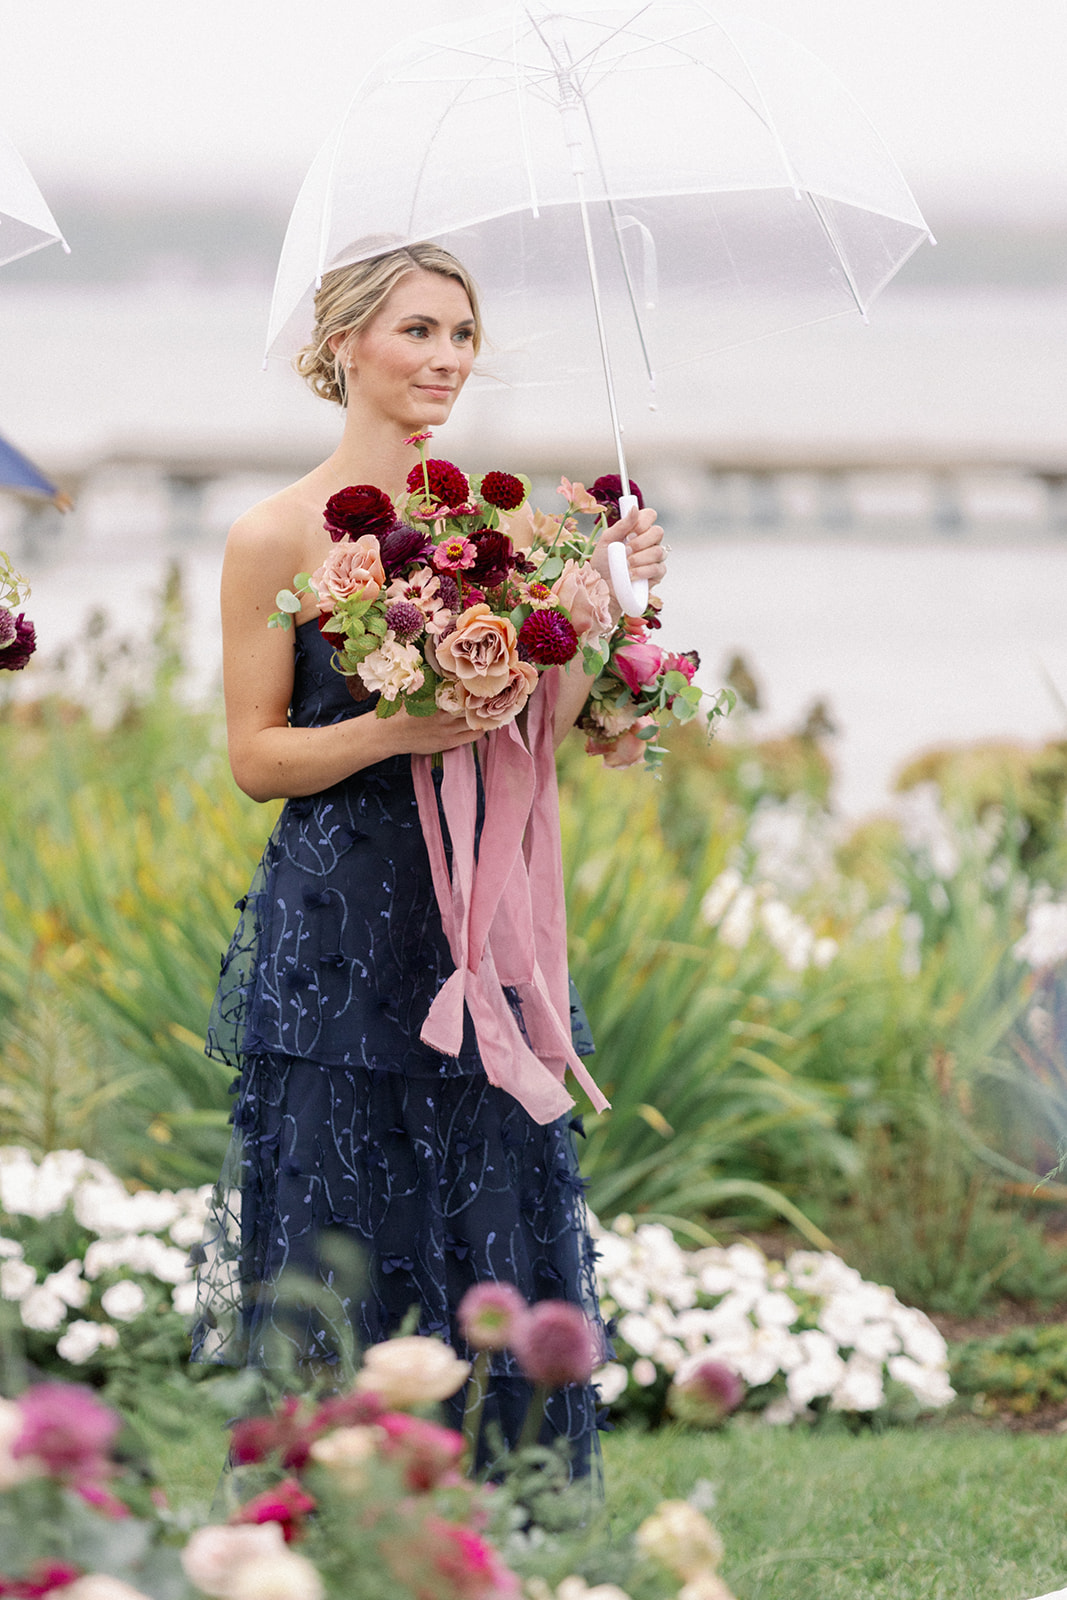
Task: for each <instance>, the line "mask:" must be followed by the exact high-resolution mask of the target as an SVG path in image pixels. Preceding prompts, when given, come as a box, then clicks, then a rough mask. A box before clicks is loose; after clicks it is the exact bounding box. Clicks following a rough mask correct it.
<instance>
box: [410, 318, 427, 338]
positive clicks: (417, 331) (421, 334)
mask: <svg viewBox="0 0 1067 1600" xmlns="http://www.w3.org/2000/svg"><path fill="white" fill-rule="evenodd" d="M404 332H405V333H410V334H411V335H412V337H413V338H416V339H425V338H428V337H429V333H430V330H429V328H428V327H427V326H426V324H425V323H424V322H416V323H415V324H414V325H413V326H412V327H410V328H405V329H404Z"/></svg>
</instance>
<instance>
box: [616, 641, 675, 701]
mask: <svg viewBox="0 0 1067 1600" xmlns="http://www.w3.org/2000/svg"><path fill="white" fill-rule="evenodd" d="M612 665H613V666H614V668H615V671H616V672H617V673H618V674H619V677H620V678H621V679H622V681H623V682H624V683H625V684H626V686H627V688H628V689H629V690H630V691H631V693H633V694H640V693H641V690H642V689H644V688H647V687H650V686H651V685H652V684H654V683H655V681H656V679H657V678H658V677H659V674H660V673H661V671H662V670H663V651H662V650H659V649H657V647H656V646H655V645H654V644H644V643H641V642H639V641H638V640H636V639H635V640H634V642H633V643H632V644H624V645H623V646H622V647H621V648H620V649H618V650H616V652H615V654H614V656H613V657H612Z"/></svg>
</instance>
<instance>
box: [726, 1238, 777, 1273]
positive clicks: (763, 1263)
mask: <svg viewBox="0 0 1067 1600" xmlns="http://www.w3.org/2000/svg"><path fill="white" fill-rule="evenodd" d="M726 1259H727V1260H728V1261H729V1263H730V1268H731V1270H732V1271H733V1272H734V1274H735V1275H736V1276H737V1277H738V1278H747V1279H749V1280H750V1281H753V1280H758V1281H759V1282H760V1283H763V1282H765V1281H766V1278H767V1258H766V1256H763V1255H761V1254H760V1252H759V1251H758V1250H756V1249H754V1247H753V1246H752V1245H750V1244H732V1245H731V1246H730V1248H729V1249H728V1250H727V1252H726Z"/></svg>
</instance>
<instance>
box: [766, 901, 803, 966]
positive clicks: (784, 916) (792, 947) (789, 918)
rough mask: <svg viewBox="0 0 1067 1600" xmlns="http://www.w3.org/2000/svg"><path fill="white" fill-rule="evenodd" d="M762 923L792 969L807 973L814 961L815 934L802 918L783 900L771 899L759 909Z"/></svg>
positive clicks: (775, 946) (769, 937)
mask: <svg viewBox="0 0 1067 1600" xmlns="http://www.w3.org/2000/svg"><path fill="white" fill-rule="evenodd" d="M760 923H761V925H762V927H763V931H764V933H765V934H766V935H767V937H768V939H769V940H770V941H771V943H772V944H773V946H774V948H775V949H776V950H777V951H778V953H779V955H781V956H783V957H784V958H785V964H786V966H787V967H788V968H789V970H790V972H804V971H805V970H806V969H807V967H808V965H809V963H810V961H811V952H812V949H813V947H814V944H815V935H814V934H813V933H812V931H811V929H810V928H809V927H808V925H807V923H806V922H805V921H804V919H803V917H798V916H797V914H796V912H794V911H791V910H790V909H789V907H788V906H787V905H786V904H785V902H784V901H783V900H768V901H767V902H766V904H765V905H763V906H761V908H760Z"/></svg>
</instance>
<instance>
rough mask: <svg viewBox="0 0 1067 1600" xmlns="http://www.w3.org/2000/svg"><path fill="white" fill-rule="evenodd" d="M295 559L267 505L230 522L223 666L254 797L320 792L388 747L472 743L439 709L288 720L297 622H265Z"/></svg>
mask: <svg viewBox="0 0 1067 1600" xmlns="http://www.w3.org/2000/svg"><path fill="white" fill-rule="evenodd" d="M301 559H302V553H301V551H300V550H299V547H298V546H297V544H296V542H295V541H294V540H293V538H292V537H291V536H287V535H286V534H285V532H284V531H283V530H282V529H281V528H280V527H279V520H278V513H277V510H276V509H275V508H273V507H270V506H262V507H260V506H257V507H256V508H255V509H254V510H252V511H250V512H248V513H247V514H246V515H245V516H244V517H241V518H240V519H239V520H238V521H237V522H236V523H235V524H234V526H233V528H232V529H231V530H230V537H229V539H228V540H227V543H226V556H225V559H224V561H223V567H222V665H223V681H224V687H225V694H226V734H227V742H228V746H229V756H230V768H231V770H232V772H233V776H234V779H235V781H236V783H237V785H238V787H239V788H241V789H243V790H244V792H245V794H247V795H249V796H251V798H252V799H253V800H261V801H265V800H277V799H292V798H296V797H297V796H300V795H307V794H317V793H318V792H319V790H321V789H326V788H329V787H330V785H331V784H335V783H340V782H341V781H342V779H344V778H347V777H349V776H351V774H352V773H353V772H359V771H360V770H361V769H362V768H363V767H369V766H372V765H373V764H374V763H375V762H376V761H384V760H386V759H387V757H389V756H394V755H403V754H406V753H417V754H424V755H432V754H434V753H435V752H436V751H438V750H451V749H455V748H456V747H457V746H459V745H463V744H471V743H473V741H474V740H475V739H476V738H478V734H477V733H475V732H473V731H472V730H471V729H469V728H466V727H461V726H457V724H456V719H455V718H454V717H450V716H446V715H445V714H444V713H443V712H437V713H435V714H434V715H433V716H432V717H409V716H408V715H407V713H406V712H404V711H399V712H397V713H396V715H395V716H392V717H389V718H381V717H375V716H373V715H367V716H359V717H350V718H346V719H345V720H344V721H343V722H337V723H333V724H331V725H330V726H328V727H321V728H291V727H290V726H289V723H288V717H289V702H290V700H291V698H292V693H293V659H294V657H293V645H294V641H293V630H292V629H291V628H289V629H281V628H268V626H267V618H268V617H269V616H270V614H271V612H272V611H273V610H274V609H275V595H276V594H277V592H278V590H279V589H284V588H288V587H289V585H290V584H291V583H292V581H293V573H294V572H295V571H296V569H297V566H299V564H300V561H301ZM305 620H306V619H305Z"/></svg>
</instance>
